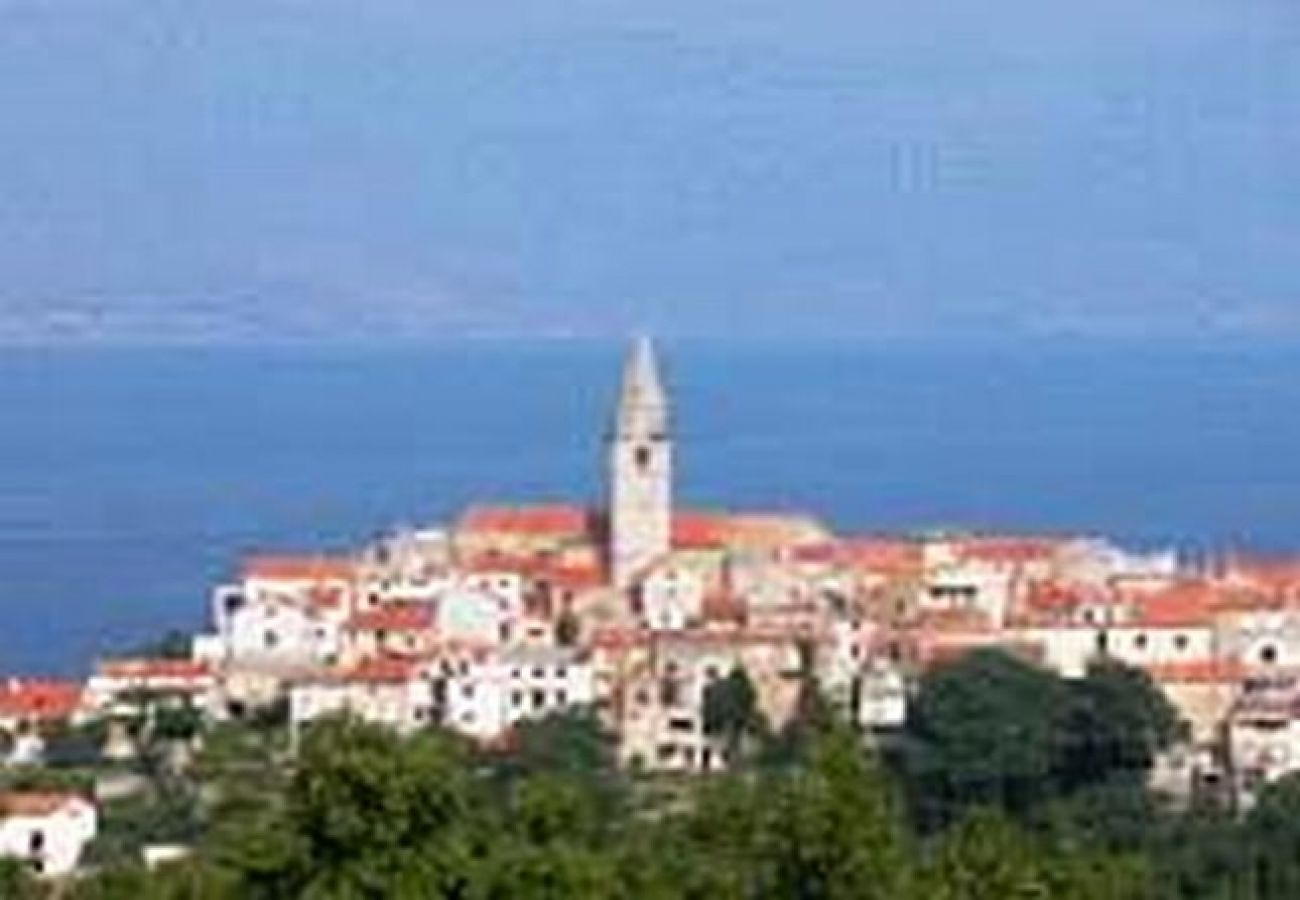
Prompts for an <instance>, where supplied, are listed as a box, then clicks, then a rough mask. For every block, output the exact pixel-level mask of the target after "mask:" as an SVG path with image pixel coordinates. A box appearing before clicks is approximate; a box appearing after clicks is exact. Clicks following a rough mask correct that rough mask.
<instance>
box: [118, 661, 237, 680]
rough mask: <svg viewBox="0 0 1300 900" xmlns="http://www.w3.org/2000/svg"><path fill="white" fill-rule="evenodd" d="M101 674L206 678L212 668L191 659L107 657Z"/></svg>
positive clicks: (147, 677)
mask: <svg viewBox="0 0 1300 900" xmlns="http://www.w3.org/2000/svg"><path fill="white" fill-rule="evenodd" d="M97 674H99V675H102V676H104V677H105V678H123V679H134V678H142V679H151V678H158V679H169V680H179V679H185V680H191V681H197V680H200V679H206V678H208V677H209V676H210V675H211V674H212V669H211V668H210V667H209V666H208V664H207V663H205V662H200V661H197V660H189V659H106V660H103V661H102V662H101V663H100V664H99V666H98V673H97Z"/></svg>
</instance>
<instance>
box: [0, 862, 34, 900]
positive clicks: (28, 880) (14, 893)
mask: <svg viewBox="0 0 1300 900" xmlns="http://www.w3.org/2000/svg"><path fill="white" fill-rule="evenodd" d="M43 896H44V892H43V891H42V890H41V889H40V886H39V885H38V884H37V883H36V879H35V878H33V877H32V873H31V870H30V869H28V868H27V865H26V864H25V863H23V862H22V861H20V860H16V859H7V858H5V857H0V898H4V900H38V898H40V897H43Z"/></svg>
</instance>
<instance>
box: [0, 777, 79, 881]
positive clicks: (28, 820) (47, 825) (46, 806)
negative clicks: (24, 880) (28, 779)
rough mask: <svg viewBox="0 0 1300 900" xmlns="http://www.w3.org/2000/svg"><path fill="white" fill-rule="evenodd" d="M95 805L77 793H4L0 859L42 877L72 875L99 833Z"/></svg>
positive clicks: (0, 802)
mask: <svg viewBox="0 0 1300 900" xmlns="http://www.w3.org/2000/svg"><path fill="white" fill-rule="evenodd" d="M97 824H98V822H97V815H96V811H95V806H94V804H92V803H91V802H90V801H89V800H87V799H85V798H84V797H81V796H79V795H76V794H63V793H36V792H15V793H8V794H0V856H7V857H11V858H13V859H19V860H23V861H25V862H26V863H28V864H29V865H30V866H31V868H32V871H33V872H34V873H35V874H37V875H39V876H42V877H47V878H55V877H59V876H63V875H70V874H71V873H72V872H73V871H75V870H76V868H77V863H78V861H79V860H80V858H81V852H82V850H83V849H84V848H85V846H86V844H88V843H89V842H90V841H91V840H93V839H94V837H95V833H96V830H97Z"/></svg>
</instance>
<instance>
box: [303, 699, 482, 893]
mask: <svg viewBox="0 0 1300 900" xmlns="http://www.w3.org/2000/svg"><path fill="white" fill-rule="evenodd" d="M467 772H468V768H467V765H466V761H465V759H464V757H463V756H462V754H461V753H460V751H459V747H458V746H457V745H455V744H454V743H453V742H451V741H449V740H447V739H446V738H445V737H444V736H443V735H440V734H436V733H424V734H419V735H416V736H414V737H412V738H409V739H403V738H400V737H398V736H396V735H395V734H393V733H392V732H390V731H388V730H387V729H384V728H379V727H375V726H371V725H366V724H362V723H358V722H355V721H351V720H333V721H327V722H323V723H321V724H319V725H318V726H316V727H313V728H312V729H311V730H310V731H309V732H308V734H307V736H306V739H305V741H304V743H303V747H302V754H301V760H300V767H299V770H298V772H297V774H296V775H295V776H294V779H293V781H292V783H291V785H290V788H289V797H288V807H287V818H288V824H289V826H290V827H291V828H292V830H293V833H294V834H295V835H296V836H297V838H298V841H299V843H300V853H299V860H298V861H299V863H300V864H301V866H302V868H301V869H300V870H299V871H298V872H296V873H294V875H295V876H296V877H295V878H294V879H293V881H294V882H295V884H296V886H297V888H298V890H299V891H300V892H302V893H304V894H305V895H306V896H321V897H335V896H337V897H376V898H378V897H407V896H410V897H415V896H425V895H428V894H433V895H435V896H436V895H438V894H439V893H440V892H442V891H450V890H456V889H458V887H459V886H462V885H463V882H464V881H465V879H466V877H467V874H468V871H469V868H470V860H469V851H470V841H469V834H468V831H467V826H468V824H469V822H470V820H471V819H472V818H473V817H474V816H475V815H476V813H477V811H478V809H479V806H478V803H477V801H476V800H475V798H474V797H472V793H471V785H470V783H469V781H468V779H467ZM289 858H290V859H292V858H293V857H292V855H290V857H289Z"/></svg>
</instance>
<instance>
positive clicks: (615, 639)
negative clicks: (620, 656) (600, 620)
mask: <svg viewBox="0 0 1300 900" xmlns="http://www.w3.org/2000/svg"><path fill="white" fill-rule="evenodd" d="M648 641H649V635H648V634H647V633H646V632H644V631H641V630H640V629H637V628H626V627H621V626H617V625H605V626H597V627H596V628H595V629H594V630H593V631H592V633H591V636H590V637H589V638H588V639H587V641H586V644H587V645H588V646H591V647H599V648H604V649H622V648H627V647H634V646H637V645H638V644H644V643H647V642H648Z"/></svg>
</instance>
